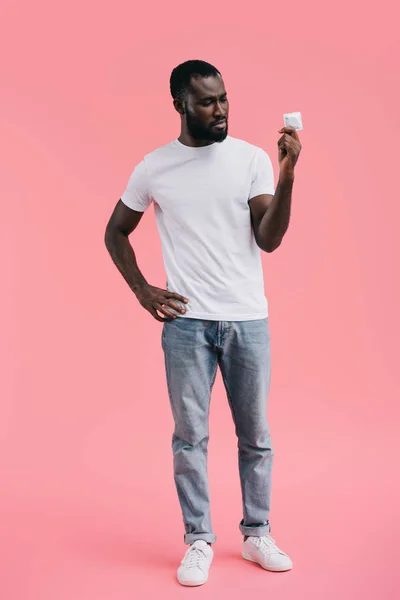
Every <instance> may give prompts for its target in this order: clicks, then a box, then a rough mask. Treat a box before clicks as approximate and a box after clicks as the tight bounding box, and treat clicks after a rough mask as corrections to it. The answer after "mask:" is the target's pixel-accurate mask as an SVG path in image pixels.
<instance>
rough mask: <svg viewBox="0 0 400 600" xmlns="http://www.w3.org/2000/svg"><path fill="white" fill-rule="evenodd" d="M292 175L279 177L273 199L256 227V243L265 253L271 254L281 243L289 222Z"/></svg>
mask: <svg viewBox="0 0 400 600" xmlns="http://www.w3.org/2000/svg"><path fill="white" fill-rule="evenodd" d="M293 183H294V175H290V176H289V175H285V176H283V175H281V176H280V177H279V181H278V185H277V187H276V190H275V194H274V197H273V199H272V202H271V204H270V205H269V206H268V209H267V210H266V211H265V213H264V215H263V217H262V219H261V221H260V224H259V226H258V235H257V238H258V243H259V245H260V247H261V248H262V249H263V250H265V251H266V252H273V251H274V250H275V249H276V248H277V247H278V246H279V245H280V243H281V241H282V238H283V236H284V235H285V233H286V231H287V229H288V227H289V221H290V209H291V204H292V189H293Z"/></svg>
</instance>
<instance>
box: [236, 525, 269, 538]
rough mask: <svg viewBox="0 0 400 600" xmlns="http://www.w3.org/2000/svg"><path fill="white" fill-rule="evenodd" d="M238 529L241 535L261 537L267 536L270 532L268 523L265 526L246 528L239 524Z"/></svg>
mask: <svg viewBox="0 0 400 600" xmlns="http://www.w3.org/2000/svg"><path fill="white" fill-rule="evenodd" d="M239 529H240V531H241V532H242V534H243V535H248V536H250V535H254V536H255V537H261V536H263V535H268V534H269V533H270V532H271V525H270V524H269V523H268V524H267V525H260V526H259V527H246V526H245V525H242V524H241V523H240V525H239Z"/></svg>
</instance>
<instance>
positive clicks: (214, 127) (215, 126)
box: [213, 121, 226, 129]
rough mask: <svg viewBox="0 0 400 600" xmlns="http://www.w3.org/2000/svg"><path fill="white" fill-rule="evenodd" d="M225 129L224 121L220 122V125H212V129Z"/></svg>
mask: <svg viewBox="0 0 400 600" xmlns="http://www.w3.org/2000/svg"><path fill="white" fill-rule="evenodd" d="M225 127H226V121H222V122H221V123H218V124H217V125H214V126H213V129H225Z"/></svg>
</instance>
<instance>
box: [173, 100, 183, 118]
mask: <svg viewBox="0 0 400 600" xmlns="http://www.w3.org/2000/svg"><path fill="white" fill-rule="evenodd" d="M174 107H175V110H176V111H177V112H178V113H179V114H180V115H184V114H185V105H184V103H183V102H182V100H178V99H175V100H174Z"/></svg>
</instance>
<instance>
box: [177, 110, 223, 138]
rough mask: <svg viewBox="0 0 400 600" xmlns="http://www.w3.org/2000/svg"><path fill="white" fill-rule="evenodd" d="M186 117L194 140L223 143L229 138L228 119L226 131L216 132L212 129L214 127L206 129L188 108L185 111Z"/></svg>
mask: <svg viewBox="0 0 400 600" xmlns="http://www.w3.org/2000/svg"><path fill="white" fill-rule="evenodd" d="M185 116H186V126H187V130H188V133H189V134H190V135H191V136H192V138H193V139H194V140H198V141H205V140H207V141H212V142H223V141H224V140H225V139H226V138H227V136H228V119H226V127H225V129H221V130H220V131H218V130H217V131H216V130H214V129H212V126H209V127H205V126H204V125H203V124H202V123H201V122H200V121H199V120H198V119H197V118H196V117H194V116H193V115H191V114H190V112H189V110H188V108H187V106H186V110H185Z"/></svg>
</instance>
